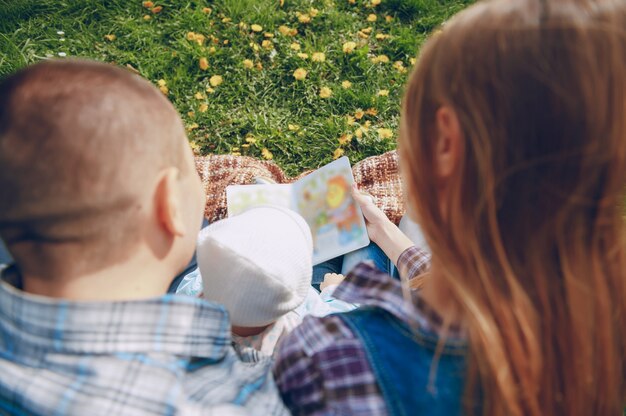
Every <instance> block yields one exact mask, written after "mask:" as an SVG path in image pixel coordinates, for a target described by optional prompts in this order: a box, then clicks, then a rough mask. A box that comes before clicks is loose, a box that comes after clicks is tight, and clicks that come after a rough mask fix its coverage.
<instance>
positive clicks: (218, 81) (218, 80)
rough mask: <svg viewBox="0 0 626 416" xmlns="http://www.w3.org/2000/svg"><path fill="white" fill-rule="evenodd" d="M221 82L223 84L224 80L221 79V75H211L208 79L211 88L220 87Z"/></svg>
mask: <svg viewBox="0 0 626 416" xmlns="http://www.w3.org/2000/svg"><path fill="white" fill-rule="evenodd" d="M222 82H224V79H223V78H222V76H221V75H213V76H212V77H211V78H210V79H209V84H211V86H212V87H217V86H218V85H220V84H221V83H222Z"/></svg>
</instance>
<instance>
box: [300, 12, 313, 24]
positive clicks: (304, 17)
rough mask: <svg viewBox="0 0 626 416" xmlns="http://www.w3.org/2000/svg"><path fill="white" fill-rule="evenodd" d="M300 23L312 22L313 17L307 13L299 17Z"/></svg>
mask: <svg viewBox="0 0 626 416" xmlns="http://www.w3.org/2000/svg"><path fill="white" fill-rule="evenodd" d="M298 21H299V22H300V23H309V22H310V21H311V16H309V15H308V14H306V13H304V14H301V15H300V16H298Z"/></svg>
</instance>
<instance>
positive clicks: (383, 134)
mask: <svg viewBox="0 0 626 416" xmlns="http://www.w3.org/2000/svg"><path fill="white" fill-rule="evenodd" d="M378 137H379V138H380V139H383V140H384V139H391V138H392V137H393V132H392V131H391V129H378Z"/></svg>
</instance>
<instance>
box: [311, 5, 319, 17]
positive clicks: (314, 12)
mask: <svg viewBox="0 0 626 416" xmlns="http://www.w3.org/2000/svg"><path fill="white" fill-rule="evenodd" d="M319 12H320V11H319V10H317V9H316V8H314V7H311V9H310V10H309V14H310V15H311V17H315V16H317V14H318V13H319Z"/></svg>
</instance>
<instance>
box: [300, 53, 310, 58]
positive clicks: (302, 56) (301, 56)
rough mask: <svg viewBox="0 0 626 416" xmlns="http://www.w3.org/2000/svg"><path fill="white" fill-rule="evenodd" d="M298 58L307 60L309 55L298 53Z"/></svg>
mask: <svg viewBox="0 0 626 416" xmlns="http://www.w3.org/2000/svg"><path fill="white" fill-rule="evenodd" d="M298 58H301V59H309V54H308V53H299V54H298Z"/></svg>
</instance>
